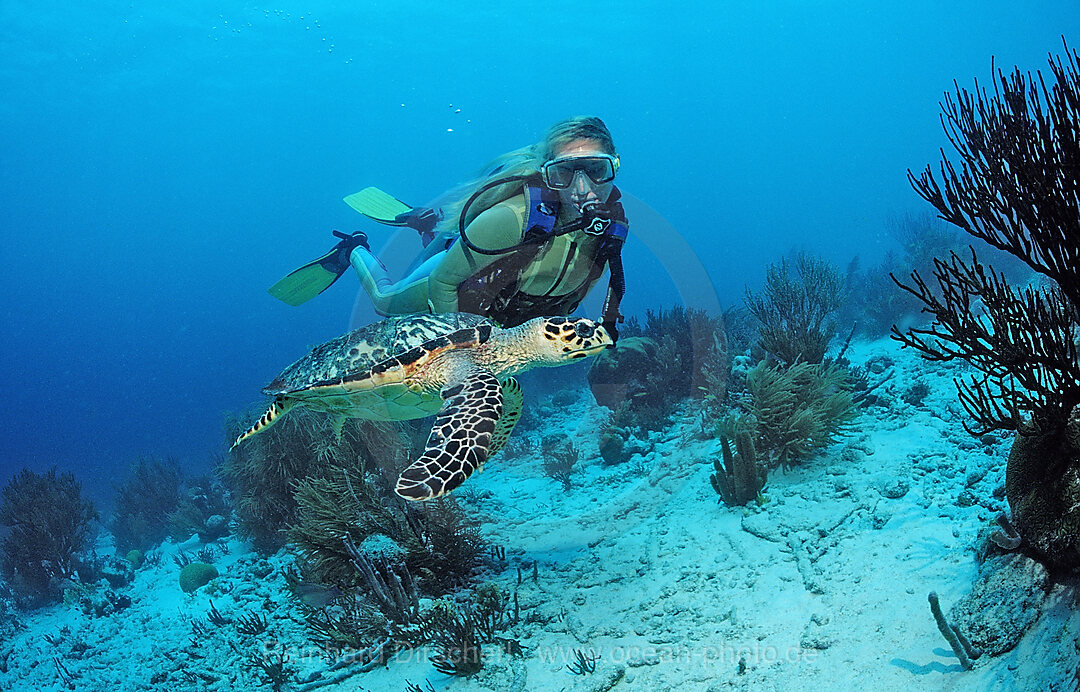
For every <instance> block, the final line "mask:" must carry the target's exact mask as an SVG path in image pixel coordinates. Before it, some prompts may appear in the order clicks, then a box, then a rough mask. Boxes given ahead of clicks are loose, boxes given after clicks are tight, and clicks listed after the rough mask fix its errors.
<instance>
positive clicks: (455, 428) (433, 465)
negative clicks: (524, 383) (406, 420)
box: [394, 369, 520, 500]
mask: <svg viewBox="0 0 1080 692" xmlns="http://www.w3.org/2000/svg"><path fill="white" fill-rule="evenodd" d="M442 399H443V406H442V408H441V409H439V413H438V414H437V415H436V417H435V425H433V426H432V427H431V435H429V436H428V440H427V445H426V449H425V450H424V453H423V454H422V455H421V456H420V458H419V459H417V460H416V461H414V462H413V463H412V464H410V465H409V467H408V468H407V469H405V470H404V471H402V472H401V476H400V477H399V478H398V481H397V485H396V487H395V488H394V492H396V493H397V494H398V495H400V496H401V497H403V498H405V499H406V500H430V499H432V498H436V497H439V496H440V495H444V494H446V493H448V492H450V491H451V490H453V489H454V488H456V487H458V486H459V485H461V484H462V483H464V482H465V480H466V479H467V478H468V477H469V476H471V475H472V474H473V472H474V471H476V470H477V469H479V468H480V467H481V466H483V465H484V462H485V461H487V458H488V456H489V455H488V450H489V448H490V446H491V442H492V435H493V434H494V432H495V428H496V422H497V421H498V420H499V416H500V415H502V410H503V395H502V385H500V384H499V380H498V378H496V377H495V375H493V374H491V373H490V372H488V371H486V370H479V369H477V370H473V371H471V372H470V373H469V374H468V375H466V376H465V377H464V378H463V379H462V380H461V382H459V383H457V384H453V385H451V386H449V387H447V388H445V389H443V391H442ZM519 406H520V404H519Z"/></svg>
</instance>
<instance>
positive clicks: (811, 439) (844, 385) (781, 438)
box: [746, 361, 855, 469]
mask: <svg viewBox="0 0 1080 692" xmlns="http://www.w3.org/2000/svg"><path fill="white" fill-rule="evenodd" d="M847 379H848V378H847V372H846V371H845V370H844V369H843V368H841V367H840V366H838V365H836V364H834V363H830V364H812V363H797V364H795V365H793V366H791V367H790V368H788V369H787V370H784V369H781V368H778V367H774V366H770V365H768V364H767V363H766V362H765V361H762V362H761V363H758V365H757V366H755V367H754V368H753V369H752V370H750V372H749V373H748V374H747V377H746V386H747V390H748V391H749V393H750V402H749V404H748V406H747V412H748V413H749V414H750V416H751V420H752V421H753V429H754V431H755V442H756V447H757V450H758V452H759V453H760V454H762V455H763V456H764V457H765V459H766V462H765V463H766V466H767V467H768V468H770V469H771V468H776V467H777V466H784V467H791V466H794V465H796V464H797V463H799V462H800V461H802V460H803V459H806V458H807V457H809V456H810V455H811V454H813V453H814V452H816V451H818V450H819V449H821V448H823V447H825V446H826V445H828V444H830V443H832V442H834V441H835V440H836V436H837V435H838V434H839V433H840V432H842V431H843V430H844V428H845V426H846V424H847V423H848V422H849V421H850V420H851V419H852V418H853V417H854V415H855V405H854V403H853V402H852V398H851V389H850V385H849V384H848V381H847Z"/></svg>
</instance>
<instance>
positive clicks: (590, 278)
mask: <svg viewBox="0 0 1080 692" xmlns="http://www.w3.org/2000/svg"><path fill="white" fill-rule="evenodd" d="M526 208H527V207H526V199H525V195H524V194H521V195H517V196H515V197H512V198H510V199H509V200H507V201H505V202H501V203H499V204H496V205H495V206H493V207H491V208H490V209H487V210H485V211H484V212H482V213H481V214H479V215H478V216H477V217H476V218H475V219H473V221H472V222H471V223H470V224H469V226H468V228H467V229H466V233H467V235H468V238H469V240H470V242H471V243H472V244H473V245H475V246H477V247H480V248H492V249H494V248H508V247H512V246H515V245H517V244H518V243H520V242H521V240H522V235H523V232H524V230H525V229H524V226H525V221H526V216H527V212H526ZM568 220H569V214H568V213H566V212H565V211H563V210H560V213H559V214H558V217H557V218H556V220H555V221H556V223H557V224H558V225H561V224H563V223H565V222H566V221H568ZM433 242H434V243H439V242H440V240H439V239H438V238H437V239H436V240H435V241H433ZM443 242H444V244H445V241H443ZM430 249H431V247H430V246H429V250H430ZM609 249H610V244H605V237H604V236H602V235H591V234H588V233H585V232H584V231H574V232H572V233H567V234H565V235H559V236H554V237H547V238H545V239H544V240H543V241H542V242H540V243H537V244H533V245H527V246H525V247H521V248H518V249H515V250H513V251H511V252H508V253H505V254H500V255H484V254H480V253H477V252H473V251H471V250H470V249H469V248H467V247H465V246H464V244H463V243H461V242H460V241H459V242H454V243H453V244H452V245H451V246H450V247H449V248H448V249H446V250H442V251H440V252H437V253H435V254H434V255H433V256H431V257H430V258H429V259H427V260H426V261H424V263H423V264H421V265H420V266H419V267H417V269H416V270H414V271H413V272H412V273H411V274H410V275H409V276H407V277H406V278H404V279H402V280H401V281H399V282H397V283H393V282H391V281H390V280H389V277H388V276H387V274H386V270H385V269H384V268H382V265H381V264H379V262H378V260H377V259H375V257H374V256H373V255H372V254H371V253H370V252H368V251H367V250H365V249H364V248H357V249H356V250H354V251H353V254H352V257H351V260H352V264H353V267H354V268H355V269H356V270H357V272H358V273H359V274H360V278H361V283H362V284H363V286H364V288H365V290H366V291H367V293H368V295H369V296H370V297H371V299H372V303H373V304H374V306H375V310H376V311H377V312H379V313H380V314H383V315H396V314H408V313H415V312H429V311H430V312H435V313H445V312H473V313H476V314H481V315H484V316H487V317H491V318H492V319H494V320H495V321H496V322H498V323H499V324H501V325H503V326H507V327H509V326H514V325H517V324H520V323H522V322H524V321H526V320H528V319H531V318H533V317H537V316H540V315H567V314H570V313H571V312H573V311H574V310H575V309H576V308H577V306H578V304H580V302H581V300H582V299H583V298H584V297H585V296H586V295H587V294H588V292H589V291H590V290H591V289H592V287H593V286H594V285H595V284H596V282H597V281H598V280H599V279H600V276H601V275H602V274H603V271H604V267H605V265H606V262H607V260H608V257H607V256H605V254H606V253H607V252H608V251H609ZM616 252H617V250H616ZM619 280H620V282H621V272H620V276H619ZM620 291H621V286H620ZM620 295H621V293H620ZM616 308H617V305H616Z"/></svg>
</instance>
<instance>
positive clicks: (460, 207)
mask: <svg viewBox="0 0 1080 692" xmlns="http://www.w3.org/2000/svg"><path fill="white" fill-rule="evenodd" d="M579 139H587V140H589V141H593V142H596V143H597V144H598V145H599V147H600V150H601V151H603V152H604V153H605V154H610V155H612V156H616V155H617V152H616V151H615V142H614V140H613V139H612V138H611V131H610V130H608V128H607V125H605V124H604V121H603V120H601V119H600V118H597V117H595V116H591V115H579V116H575V117H573V118H567V119H566V120H560V121H559V122H557V123H555V124H554V125H552V126H551V127H550V128H549V129H548V131H547V134H546V135H544V138H543V139H542V140H540V141H539V142H537V143H536V144H531V145H529V146H527V147H522V148H521V149H515V150H514V151H510V152H507V153H505V154H503V155H502V156H499V157H498V158H496V159H494V160H493V161H491V162H490V163H488V164H487V165H486V166H484V170H485V171H486V173H485V174H484V175H482V176H480V177H479V178H476V179H475V180H472V181H469V182H468V183H465V184H464V185H462V186H461V187H460V189H461V190H463V192H462V194H461V196H460V197H458V198H457V199H455V200H453V201H452V202H450V203H448V204H446V205H444V206H443V219H442V221H441V222H440V223H439V233H440V234H442V233H448V234H453V235H456V234H457V233H458V225H459V223H460V221H461V219H460V217H461V213H462V212H463V211H465V209H464V207H465V203H466V202H468V200H469V198H470V197H472V195H473V193H474V192H476V191H477V190H478V189H480V188H481V187H482V186H484V185H487V184H489V183H493V182H495V181H496V180H499V179H500V178H509V177H512V176H538V175H540V167H541V166H543V165H544V164H545V163H547V162H548V161H550V160H551V159H553V158H555V156H556V154H557V152H558V151H559V150H560V149H562V148H563V147H565V146H566V145H567V144H570V143H571V142H575V141H577V140H579ZM521 190H522V182H521V181H520V180H512V181H509V182H507V183H505V184H503V185H494V186H493V187H491V188H490V189H488V190H487V191H485V192H484V193H483V194H482V195H480V197H478V198H477V199H476V201H475V202H473V203H472V205H471V206H470V207H469V209H468V210H467V211H468V216H467V217H466V218H465V225H466V226H467V225H469V224H470V223H472V220H473V219H475V218H476V217H477V216H478V215H479V214H480V213H481V212H483V211H486V210H488V209H490V208H492V207H493V206H495V205H496V204H499V203H500V202H505V201H506V200H508V199H510V198H512V197H514V196H516V195H519V194H521Z"/></svg>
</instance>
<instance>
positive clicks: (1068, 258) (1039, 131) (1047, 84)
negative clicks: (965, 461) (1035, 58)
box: [893, 46, 1080, 567]
mask: <svg viewBox="0 0 1080 692" xmlns="http://www.w3.org/2000/svg"><path fill="white" fill-rule="evenodd" d="M1065 53H1066V57H1065V60H1064V61H1063V60H1062V59H1061V58H1057V59H1055V58H1054V57H1053V56H1051V58H1050V71H1051V73H1052V77H1051V78H1050V79H1049V80H1047V79H1044V77H1043V75H1042V74H1041V73H1036V75H1035V76H1032V75H1030V74H1027V75H1025V74H1024V73H1023V72H1021V71H1020V70H1019V69H1015V70H1014V71H1013V72H1012V73H1011V74H1009V75H1006V74H1005V73H1003V72H1000V71H999V72H998V74H997V77H996V79H995V81H994V89H993V92H992V94H991V93H988V92H987V91H985V90H980V89H978V86H977V85H976V89H975V91H974V92H968V91H967V90H965V89H961V88H959V87H958V88H957V91H956V94H955V96H954V95H952V94H946V97H945V101H944V102H943V103H942V112H943V119H942V122H943V124H944V126H945V128H946V132H947V133H948V135H949V138H950V141H951V142H952V144H953V147H954V149H955V151H956V153H957V155H958V156H959V158H960V165H959V167H957V166H956V165H954V164H953V163H952V162H951V161H949V160H947V159H946V160H943V161H942V163H941V167H940V173H939V176H940V181H941V182H939V177H938V175H935V173H934V171H933V170H932V168H931V167H930V166H927V168H926V169H925V170H924V171H923V172H922V174H921V175H919V176H918V177H916V176H915V174H914V173H911V172H909V178H910V180H911V182H912V185H913V186H914V187H915V190H916V192H918V194H919V195H920V196H921V197H923V199H925V200H927V201H928V202H929V203H930V204H931V205H933V206H934V207H935V208H936V209H937V211H938V213H939V214H940V215H941V218H943V219H944V220H945V221H947V222H949V223H950V224H952V225H954V226H956V227H958V228H960V229H962V230H964V231H965V232H967V233H968V234H970V235H971V236H973V237H975V238H978V239H980V240H983V241H985V242H986V243H988V244H989V245H990V246H992V247H994V248H997V249H998V250H1002V251H1004V252H1007V253H1009V254H1010V255H1012V256H1014V257H1016V258H1017V259H1019V260H1021V261H1023V262H1024V263H1025V264H1026V265H1027V266H1028V267H1030V268H1031V269H1032V270H1033V271H1035V272H1036V273H1038V274H1040V275H1042V276H1044V277H1046V278H1047V279H1048V280H1049V281H1050V282H1052V283H1051V285H1050V286H1048V287H1038V286H1036V287H1021V288H1016V287H1014V286H1012V285H1010V284H1009V282H1008V280H1007V279H1006V277H1005V275H1004V274H1003V273H1002V272H1001V271H998V270H996V269H994V268H993V267H989V266H984V265H983V264H981V263H980V262H979V260H978V257H977V256H976V253H975V249H974V248H972V249H971V252H970V259H963V258H961V257H960V256H959V255H958V254H956V253H951V254H950V256H949V258H948V259H935V261H934V271H933V278H934V279H935V280H936V283H937V289H936V290H935V289H933V288H931V287H930V286H929V285H928V284H927V282H926V280H925V279H924V278H923V276H922V275H921V274H920V273H918V272H914V273H912V275H911V282H910V284H905V283H903V282H900V281H899V280H896V281H897V284H898V285H899V286H900V287H901V288H902V289H904V290H905V291H907V292H908V293H910V294H911V295H913V296H914V297H915V298H917V299H918V300H919V301H920V302H921V303H922V304H923V307H924V310H925V311H926V312H928V313H930V314H932V315H933V317H934V322H933V324H932V325H930V327H928V328H925V329H909V330H907V331H905V332H901V331H900V330H899V329H894V332H893V335H894V338H896V339H897V340H898V341H900V342H901V343H902V344H904V345H905V346H910V347H912V348H914V349H916V350H917V351H918V352H919V353H920V355H922V356H923V357H924V358H926V359H928V360H931V361H951V360H954V359H962V360H965V361H967V362H968V363H969V364H970V365H971V366H972V367H973V368H974V369H975V370H976V372H977V374H976V375H973V376H970V377H969V378H967V379H964V380H961V379H958V380H957V381H956V386H957V390H958V393H959V397H960V401H961V403H962V404H963V406H964V409H965V410H966V411H967V412H968V414H969V415H970V416H971V418H972V419H973V420H974V422H975V426H968V425H965V427H967V428H968V430H969V432H972V433H976V434H978V433H983V432H986V431H990V430H1011V431H1017V432H1019V433H1020V435H1019V436H1018V438H1017V441H1016V443H1015V445H1014V448H1013V453H1012V454H1010V457H1009V465H1008V467H1007V470H1006V480H1005V487H1006V498H1007V500H1008V502H1009V505H1010V507H1011V509H1012V514H1013V523H1014V524H1015V526H1016V528H1017V530H1018V531H1019V532H1020V535H1021V536H1022V538H1023V540H1024V546H1025V549H1029V550H1031V551H1033V552H1034V553H1035V554H1037V555H1038V556H1040V557H1041V558H1042V559H1044V560H1046V561H1047V562H1049V563H1051V564H1053V565H1056V566H1059V567H1071V566H1075V565H1077V564H1080V533H1078V528H1080V502H1078V499H1080V446H1078V445H1077V443H1076V438H1077V436H1078V435H1080V421H1078V422H1077V423H1076V424H1075V425H1074V424H1073V423H1072V422H1071V421H1072V420H1074V419H1077V418H1080V411H1078V410H1077V407H1078V406H1080V357H1078V348H1077V332H1078V328H1080V316H1078V311H1080V244H1078V243H1077V241H1076V239H1077V238H1080V192H1078V190H1080V74H1078V70H1077V64H1078V56H1077V53H1076V52H1075V51H1073V52H1069V49H1068V46H1066V47H1065Z"/></svg>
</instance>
